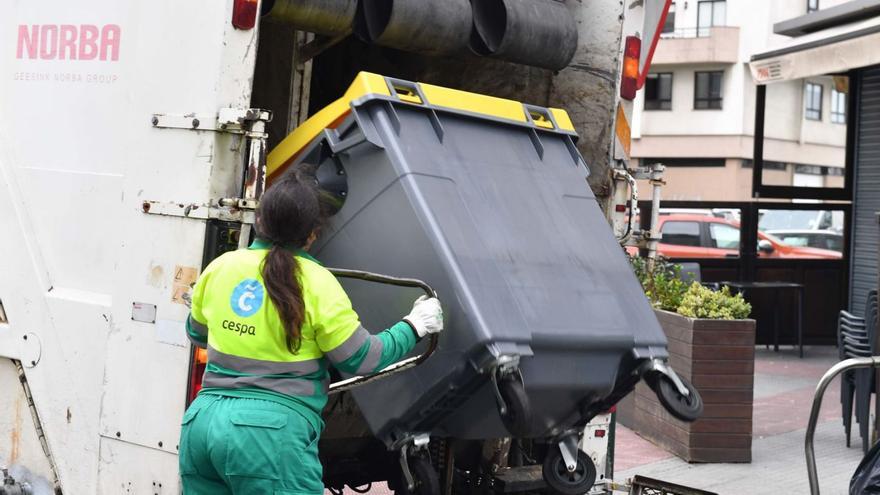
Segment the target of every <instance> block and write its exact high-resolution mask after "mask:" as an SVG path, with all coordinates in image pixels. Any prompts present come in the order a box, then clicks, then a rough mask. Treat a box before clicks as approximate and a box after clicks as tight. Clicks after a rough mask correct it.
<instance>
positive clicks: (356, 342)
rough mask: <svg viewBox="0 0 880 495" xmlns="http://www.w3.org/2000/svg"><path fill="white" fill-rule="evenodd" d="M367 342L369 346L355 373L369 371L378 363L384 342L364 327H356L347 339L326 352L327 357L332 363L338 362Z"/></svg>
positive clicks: (347, 357)
mask: <svg viewBox="0 0 880 495" xmlns="http://www.w3.org/2000/svg"><path fill="white" fill-rule="evenodd" d="M367 342H369V343H370V348H369V349H368V350H367V355H366V356H365V357H364V360H363V362H361V364H360V366H358V369H357V371H356V373H357V374H359V375H363V374H365V373H371V372H372V371H374V370H375V369H376V366H378V365H379V360H380V359H382V349H383V348H384V344H383V343H382V339H380V338H379V337H377V336H375V335H370V332H368V331H367V329H365V328H364V327H358V329H357V330H356V331H355V332H354V334H352V336H351V337H349V338H348V340H346V341H345V342H343V343H342V344H340V345H339V346H338V347H336V348H335V349H333V350H332V351H330V352H328V353H327V354H326V356H327V359H329V360H330V362H331V363H333V364H339V363H341V362H343V361H345V360H347V359H349V358H351V357H352V356H353V355H354V354H355V353H356V352H358V351H359V350H361V348H362V347H363V346H364V344H366V343H367Z"/></svg>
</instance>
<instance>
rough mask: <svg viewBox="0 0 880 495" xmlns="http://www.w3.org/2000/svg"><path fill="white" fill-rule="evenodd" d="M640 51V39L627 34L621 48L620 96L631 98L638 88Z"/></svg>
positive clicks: (625, 98)
mask: <svg viewBox="0 0 880 495" xmlns="http://www.w3.org/2000/svg"><path fill="white" fill-rule="evenodd" d="M641 53H642V40H640V39H639V38H637V37H635V36H627V37H626V44H625V45H624V50H623V70H622V71H621V75H620V97H621V98H623V99H624V100H633V99H635V97H636V91H638V89H639V56H640V55H641Z"/></svg>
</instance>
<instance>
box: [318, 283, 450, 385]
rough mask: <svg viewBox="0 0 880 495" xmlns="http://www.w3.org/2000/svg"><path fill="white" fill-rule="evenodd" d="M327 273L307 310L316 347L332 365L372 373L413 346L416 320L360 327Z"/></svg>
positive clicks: (350, 308) (351, 372)
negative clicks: (372, 331) (373, 330)
mask: <svg viewBox="0 0 880 495" xmlns="http://www.w3.org/2000/svg"><path fill="white" fill-rule="evenodd" d="M327 275H329V278H326V277H321V278H322V280H321V281H320V285H321V287H320V297H316V298H315V299H314V303H313V305H312V308H309V309H307V311H308V312H309V313H311V314H310V315H309V317H310V318H311V321H312V322H313V323H312V324H313V326H314V328H315V337H316V339H317V342H318V346H319V347H320V348H321V350H322V351H323V352H324V354H325V355H326V356H327V358H328V359H329V360H330V362H331V363H332V364H333V366H334V367H336V368H337V369H339V370H340V371H342V372H343V373H349V374H357V375H363V374H369V373H374V372H376V371H379V370H382V369H383V368H385V367H387V366H388V365H390V364H392V363H394V362H397V361H400V360H401V359H402V358H403V357H404V356H406V355H407V354H408V353H409V352H410V351H411V350H412V348H413V347H415V344H416V341H417V340H418V336H419V334H420V333H419V330H417V328H418V325H419V323H415V324H412V323H407V321H400V322H398V323H396V324H395V325H394V326H392V327H391V328H389V329H387V330H384V331H382V332H380V333H378V334H376V335H371V334H370V332H368V331H367V330H366V329H365V328H364V327H363V326H361V323H360V318H358V315H357V313H355V311H354V309H352V307H351V301H350V300H349V299H348V295H347V294H346V293H345V291H344V290H343V289H342V286H340V285H339V282H338V281H337V280H336V279H335V278H334V277H333V276H332V275H330V274H329V272H328V274H327ZM434 301H436V300H434ZM437 307H438V309H439V303H438V305H437ZM410 321H411V320H410ZM420 321H421V320H419V322H420Z"/></svg>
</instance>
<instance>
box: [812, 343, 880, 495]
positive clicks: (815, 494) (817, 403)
mask: <svg viewBox="0 0 880 495" xmlns="http://www.w3.org/2000/svg"><path fill="white" fill-rule="evenodd" d="M872 367H873V368H880V356H873V357H864V358H851V359H847V360H844V361H841V362H839V363H837V364H835V365H834V366H832V367H831V369H829V370H828V371H826V372H825V374H824V375H822V379H821V380H819V384H818V385H816V392H815V394H813V406H812V408H811V409H810V421H809V422H808V423H807V432H806V435H805V436H804V450H805V452H806V455H807V476H808V477H809V479H810V494H811V495H819V477H818V473H817V471H816V452H815V450H814V449H813V436H814V435H815V433H816V423H817V422H818V421H819V409H821V408H822V397H823V396H824V395H825V389H826V388H828V384H830V383H831V380H833V379H834V377H836V376H837V375H839V374H840V373H842V372H844V371H847V370H851V369H855V368H872Z"/></svg>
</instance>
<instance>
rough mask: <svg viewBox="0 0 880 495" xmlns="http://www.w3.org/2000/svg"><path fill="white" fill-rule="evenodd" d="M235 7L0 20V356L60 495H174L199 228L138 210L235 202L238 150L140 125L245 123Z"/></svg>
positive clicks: (21, 9)
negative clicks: (183, 289)
mask: <svg viewBox="0 0 880 495" xmlns="http://www.w3.org/2000/svg"><path fill="white" fill-rule="evenodd" d="M232 3H233V2H232V0H226V1H223V2H217V1H214V0H200V1H191V2H174V1H159V2H149V3H144V2H134V3H132V2H116V1H113V0H89V1H82V2H62V1H59V0H55V1H50V2H40V3H37V4H35V3H33V2H25V1H13V2H12V4H11V5H10V6H7V8H6V10H5V11H4V16H3V17H2V18H0V67H2V68H3V72H4V74H3V77H2V78H0V108H2V109H3V113H4V116H7V118H5V119H3V120H2V121H0V232H2V233H3V235H2V236H0V252H2V253H3V255H2V256H0V273H2V274H3V275H2V276H0V301H2V303H3V305H4V307H5V309H6V313H7V315H8V318H9V324H8V325H3V326H0V356H5V357H13V358H17V359H22V361H23V363H24V364H25V365H26V366H27V370H26V375H27V379H28V383H29V385H30V387H31V391H32V394H33V397H34V400H35V403H36V408H37V410H38V412H39V415H40V417H41V420H42V426H43V428H44V430H45V433H46V438H47V441H48V444H49V447H50V451H51V453H52V455H53V457H54V460H55V462H56V465H57V471H58V475H59V477H60V479H61V482H62V487H63V488H64V489H65V491H66V492H67V493H114V494H115V493H122V492H124V491H130V492H132V493H157V492H158V493H161V491H158V490H156V489H155V488H156V486H157V485H154V484H153V483H154V482H155V483H157V484H158V483H161V484H162V486H163V487H165V490H168V493H175V492H177V490H178V487H177V456H176V447H177V437H178V433H179V423H180V417H181V415H182V413H183V407H184V400H185V390H186V383H185V382H186V377H187V369H186V367H187V363H188V356H189V345H188V344H186V343H184V341H183V340H182V339H181V337H182V335H181V334H180V332H182V326H181V322H183V321H184V320H185V318H186V315H187V309H186V308H185V307H184V306H183V305H181V304H178V303H174V302H172V300H171V299H172V293H173V291H174V290H175V289H176V288H175V285H176V284H175V281H174V276H175V274H176V269H177V268H178V267H193V268H195V269H196V270H197V269H198V268H199V267H200V265H201V256H202V247H203V243H204V222H203V221H202V220H195V219H187V218H175V217H167V216H158V215H152V214H147V213H145V212H144V211H143V202H144V201H147V200H150V201H165V202H172V201H173V202H179V203H186V204H192V203H194V204H205V203H207V202H208V201H209V200H210V199H212V198H213V199H217V198H220V197H230V196H235V195H237V194H238V189H239V187H240V183H241V179H240V176H241V170H242V168H241V150H242V140H241V139H240V138H239V137H236V136H231V135H228V134H222V133H218V132H214V131H210V130H204V131H194V130H188V129H158V128H154V127H153V125H152V123H151V119H152V116H153V114H155V113H166V114H173V115H178V114H179V115H184V114H189V113H199V114H216V113H217V112H218V110H219V109H220V108H224V107H237V108H247V107H248V103H249V100H250V91H251V78H252V74H253V66H254V61H255V57H256V36H257V30H256V29H253V30H249V31H239V30H236V29H234V28H233V27H232V25H231V23H230V19H231V9H232ZM95 33H97V35H96V34H95ZM102 59H103V60H102ZM10 116H15V117H14V118H9V117H10ZM135 302H139V303H148V304H153V305H155V306H156V321H155V322H141V321H133V320H132V304H133V303H135ZM25 335H28V336H30V338H29V340H27V341H25V340H24V338H23V337H24V336H25ZM31 361H33V363H34V364H31ZM2 362H3V363H5V362H6V361H5V360H4V361H2ZM7 375H9V376H7ZM12 378H14V380H13V379H12ZM17 382H18V379H17V377H15V376H13V375H11V374H9V373H5V372H2V373H0V388H2V389H3V390H20V389H21V387H20V385H19V384H18V383H17ZM6 409H7V407H6V406H5V405H4V406H0V415H3V420H0V438H8V435H9V434H11V429H12V428H13V426H12V425H11V424H10V423H8V422H7V418H8V417H9V416H8V415H7V413H8V411H7V410H6ZM156 411H161V412H162V413H161V414H156ZM12 412H14V411H12ZM29 418H30V414H29V412H28V419H29ZM117 432H119V436H117ZM159 442H161V446H160V445H159ZM37 446H39V444H37ZM40 452H41V451H38V452H37V453H36V454H34V455H36V456H37V457H39V453H40ZM2 455H3V452H2V451H0V462H3V458H2ZM7 455H8V454H7ZM29 455H31V454H29ZM32 457H33V456H31V457H29V458H28V459H29V460H27V461H26V462H27V463H28V465H26V467H28V468H30V469H31V470H32V471H34V472H37V473H39V474H40V475H42V476H47V473H46V469H45V465H47V464H48V463H47V461H46V460H45V459H44V460H43V461H35V460H33V459H32ZM49 474H51V473H49ZM50 481H51V480H50Z"/></svg>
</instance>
